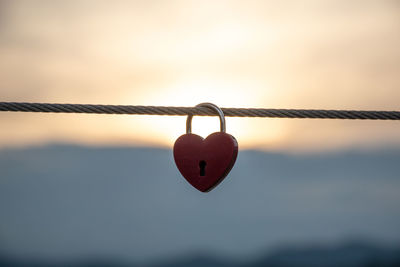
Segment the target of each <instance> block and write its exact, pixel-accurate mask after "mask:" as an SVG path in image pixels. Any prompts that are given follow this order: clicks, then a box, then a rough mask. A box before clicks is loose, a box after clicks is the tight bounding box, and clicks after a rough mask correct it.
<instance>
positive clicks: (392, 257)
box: [0, 243, 400, 267]
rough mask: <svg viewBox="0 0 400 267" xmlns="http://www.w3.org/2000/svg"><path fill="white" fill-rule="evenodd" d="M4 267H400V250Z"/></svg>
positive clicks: (362, 247) (360, 246)
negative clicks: (239, 260)
mask: <svg viewBox="0 0 400 267" xmlns="http://www.w3.org/2000/svg"><path fill="white" fill-rule="evenodd" d="M0 266H10V267H11V266H12V267H28V266H36V267H50V266H51V267H54V266H57V267H63V266H65V267H67V266H68V267H84V266H88V267H89V266H100V267H128V266H151V267H261V266H269V267H293V266H304V267H330V266H332V267H337V266H343V267H361V266H365V267H397V266H400V248H397V249H388V248H378V247H374V246H372V245H370V244H367V243H348V244H343V245H341V246H335V247H324V246H323V247H306V248H285V249H281V250H279V251H276V252H274V253H268V254H267V255H266V256H264V257H261V258H259V259H257V260H253V261H249V262H244V263H235V262H233V261H231V260H227V259H225V260H222V259H220V258H216V257H212V256H210V255H193V256H185V257H181V258H175V259H172V260H168V261H166V262H163V263H159V264H154V263H153V264H151V263H149V264H135V263H127V262H125V263H124V262H121V261H119V260H115V261H112V260H101V259H94V260H86V261H70V262H64V263H61V262H56V263H54V262H53V263H51V262H39V261H36V262H24V261H18V260H10V259H7V258H0Z"/></svg>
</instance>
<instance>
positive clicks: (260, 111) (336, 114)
mask: <svg viewBox="0 0 400 267" xmlns="http://www.w3.org/2000/svg"><path fill="white" fill-rule="evenodd" d="M221 109H222V111H223V112H224V115H225V116H228V117H269V118H312V119H350V120H355V119H359V120H400V111H365V110H316V109H265V108H221ZM0 111H20V112H55V113H92V114H130V115H133V114H137V115H170V116H172V115H177V116H185V115H189V114H192V115H199V116H217V114H216V113H215V112H214V111H213V110H210V109H208V108H201V107H199V108H195V107H164V106H126V105H88V104H49V103H25V102H0Z"/></svg>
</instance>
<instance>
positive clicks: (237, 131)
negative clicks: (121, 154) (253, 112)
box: [143, 79, 261, 146]
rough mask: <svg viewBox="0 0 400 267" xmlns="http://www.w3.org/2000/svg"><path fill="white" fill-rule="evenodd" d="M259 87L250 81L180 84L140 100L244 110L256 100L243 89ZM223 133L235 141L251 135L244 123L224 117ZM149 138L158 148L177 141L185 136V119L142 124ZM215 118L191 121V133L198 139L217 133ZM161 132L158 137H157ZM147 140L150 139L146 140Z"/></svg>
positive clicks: (174, 104) (152, 121)
mask: <svg viewBox="0 0 400 267" xmlns="http://www.w3.org/2000/svg"><path fill="white" fill-rule="evenodd" d="M255 87H259V89H260V91H261V87H260V86H257V84H255V83H254V82H250V81H235V82H228V81H221V80H211V79H209V80H205V79H203V80H200V79H190V80H183V81H180V82H177V83H175V84H173V85H171V86H170V87H168V88H164V89H161V90H160V91H158V92H157V94H156V95H155V94H148V95H147V96H145V97H144V98H143V99H145V100H146V98H147V100H146V102H148V103H153V104H154V105H168V106H187V107H190V106H195V105H197V104H199V103H203V102H211V103H214V104H216V105H218V106H221V107H248V106H256V105H257V104H258V103H259V97H257V96H256V95H250V94H248V93H247V92H248V91H247V90H246V88H252V89H254V88H255ZM225 119H226V126H227V127H226V128H227V132H228V133H231V134H233V135H235V136H237V137H245V136H249V135H250V134H251V132H250V131H251V130H250V129H249V126H250V125H251V123H250V122H249V121H248V120H247V121H246V120H238V119H234V118H229V117H226V118H225ZM143 124H145V125H143V127H146V129H147V130H148V132H149V133H150V135H151V138H152V139H153V138H154V139H156V140H157V142H160V144H162V145H166V146H171V144H173V142H174V140H176V138H177V137H179V136H180V135H182V134H184V133H185V132H186V117H181V116H180V117H159V116H157V117H152V118H151V119H149V120H146V121H144V122H143ZM219 125H220V122H219V119H218V118H217V117H202V116H195V117H194V118H193V121H192V132H193V133H196V134H198V135H200V136H202V137H206V136H208V135H209V134H210V133H212V132H216V131H219V129H220V128H219ZM160 129H161V133H160ZM149 137H150V136H149Z"/></svg>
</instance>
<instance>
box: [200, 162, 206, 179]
mask: <svg viewBox="0 0 400 267" xmlns="http://www.w3.org/2000/svg"><path fill="white" fill-rule="evenodd" d="M206 165H207V163H206V162H205V161H204V160H200V162H199V167H200V176H205V175H206Z"/></svg>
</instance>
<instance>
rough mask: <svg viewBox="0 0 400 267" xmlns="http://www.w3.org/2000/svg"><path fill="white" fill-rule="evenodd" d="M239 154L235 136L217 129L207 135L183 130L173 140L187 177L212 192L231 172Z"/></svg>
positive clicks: (184, 175) (191, 182)
mask: <svg viewBox="0 0 400 267" xmlns="http://www.w3.org/2000/svg"><path fill="white" fill-rule="evenodd" d="M237 154H238V143H237V141H236V139H235V138H234V137H233V136H232V135H230V134H227V133H224V132H216V133H213V134H210V135H209V136H208V137H207V138H206V139H203V138H202V137H201V136H198V135H196V134H192V133H189V134H184V135H182V136H180V137H179V138H178V139H177V140H176V142H175V144H174V159H175V163H176V166H177V167H178V170H179V171H180V173H181V174H182V175H183V177H185V179H186V180H187V181H188V182H189V183H190V184H191V185H192V186H193V187H195V188H196V189H198V190H199V191H201V192H209V191H211V190H212V189H213V188H214V187H216V186H217V185H218V184H219V183H220V182H222V180H223V179H224V178H225V177H226V176H227V175H228V173H229V171H230V170H231V169H232V167H233V165H234V164H235V161H236V157H237Z"/></svg>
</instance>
